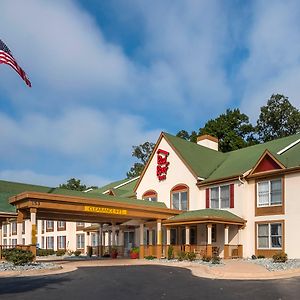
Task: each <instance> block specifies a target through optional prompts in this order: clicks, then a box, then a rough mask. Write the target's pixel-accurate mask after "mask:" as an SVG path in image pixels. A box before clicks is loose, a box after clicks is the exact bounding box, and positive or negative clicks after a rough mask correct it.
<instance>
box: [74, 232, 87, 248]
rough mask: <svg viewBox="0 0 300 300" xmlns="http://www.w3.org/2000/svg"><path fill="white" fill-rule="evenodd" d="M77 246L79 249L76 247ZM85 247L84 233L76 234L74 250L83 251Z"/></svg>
mask: <svg viewBox="0 0 300 300" xmlns="http://www.w3.org/2000/svg"><path fill="white" fill-rule="evenodd" d="M78 245H79V247H78ZM84 247H85V235H84V233H79V234H76V249H79V250H81V249H84Z"/></svg>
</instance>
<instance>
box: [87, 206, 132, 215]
mask: <svg viewBox="0 0 300 300" xmlns="http://www.w3.org/2000/svg"><path fill="white" fill-rule="evenodd" d="M84 211H88V212H91V213H98V214H109V215H127V210H126V209H118V208H109V207H97V206H85V207H84Z"/></svg>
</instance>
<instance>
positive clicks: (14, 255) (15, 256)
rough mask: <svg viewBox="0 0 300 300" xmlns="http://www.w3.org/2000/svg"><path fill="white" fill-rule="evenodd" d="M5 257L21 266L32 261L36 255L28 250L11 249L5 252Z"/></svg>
mask: <svg viewBox="0 0 300 300" xmlns="http://www.w3.org/2000/svg"><path fill="white" fill-rule="evenodd" d="M5 259H6V260H7V261H9V262H12V263H13V264H14V265H16V266H19V265H25V264H29V263H31V262H32V261H33V259H34V255H33V253H32V252H31V251H28V250H21V249H10V251H7V252H6V253H5Z"/></svg>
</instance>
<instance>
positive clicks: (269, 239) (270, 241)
mask: <svg viewBox="0 0 300 300" xmlns="http://www.w3.org/2000/svg"><path fill="white" fill-rule="evenodd" d="M259 225H268V244H269V246H268V247H259V235H258V227H259ZM271 225H280V226H281V235H277V237H281V244H282V245H281V247H272V235H271ZM256 232H257V234H256V235H257V236H256V243H257V249H259V250H282V248H283V247H282V246H283V242H284V241H283V223H282V222H272V223H267V222H266V223H258V224H257V229H256ZM273 236H274V235H273Z"/></svg>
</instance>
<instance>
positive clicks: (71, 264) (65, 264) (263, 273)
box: [0, 259, 300, 280]
mask: <svg viewBox="0 0 300 300" xmlns="http://www.w3.org/2000/svg"><path fill="white" fill-rule="evenodd" d="M223 263H224V264H221V265H216V266H208V265H202V264H197V263H195V262H161V261H155V260H154V261H149V260H139V259H136V260H134V259H103V260H80V261H79V260H78V261H70V260H58V261H56V262H55V264H57V268H55V269H52V270H32V271H22V272H20V271H5V272H1V273H0V278H1V277H15V276H18V277H20V276H45V275H54V274H62V273H67V272H72V271H75V270H77V269H78V268H80V267H110V266H138V265H160V266H166V267H180V268H186V269H189V270H191V272H192V274H193V275H194V276H198V277H204V278H211V279H230V280H269V279H280V278H290V277H294V276H300V269H293V270H286V271H273V272H271V271H268V270H267V269H265V268H264V267H263V266H261V265H257V264H254V263H251V262H247V261H244V260H225V261H223Z"/></svg>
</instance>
